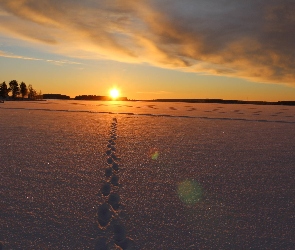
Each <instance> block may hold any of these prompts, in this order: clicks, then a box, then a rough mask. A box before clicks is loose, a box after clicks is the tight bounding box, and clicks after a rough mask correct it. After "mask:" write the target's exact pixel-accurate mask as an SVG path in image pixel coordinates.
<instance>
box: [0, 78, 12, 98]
mask: <svg viewBox="0 0 295 250" xmlns="http://www.w3.org/2000/svg"><path fill="white" fill-rule="evenodd" d="M9 92H10V89H9V88H8V87H7V84H6V82H3V83H1V84H0V97H2V98H4V99H5V98H7V97H8V93H9Z"/></svg>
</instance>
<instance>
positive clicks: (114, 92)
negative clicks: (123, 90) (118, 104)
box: [110, 88, 119, 99]
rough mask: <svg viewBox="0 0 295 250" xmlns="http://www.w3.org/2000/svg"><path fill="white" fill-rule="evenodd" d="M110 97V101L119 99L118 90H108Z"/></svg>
mask: <svg viewBox="0 0 295 250" xmlns="http://www.w3.org/2000/svg"><path fill="white" fill-rule="evenodd" d="M110 96H111V98H112V99H116V98H118V97H119V90H118V89H115V88H113V89H111V90H110Z"/></svg>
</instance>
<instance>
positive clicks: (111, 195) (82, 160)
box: [0, 100, 295, 250]
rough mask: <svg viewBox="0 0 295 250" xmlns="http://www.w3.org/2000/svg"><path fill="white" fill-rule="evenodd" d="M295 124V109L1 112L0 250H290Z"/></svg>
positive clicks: (59, 104)
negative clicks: (0, 248) (0, 249)
mask: <svg viewBox="0 0 295 250" xmlns="http://www.w3.org/2000/svg"><path fill="white" fill-rule="evenodd" d="M294 125H295V107H293V106H269V105H267V106H259V105H245V104H244V105H234V104H228V105H224V104H194V103H157V102H95V101H56V100H51V101H42V102H5V103H4V104H0V136H1V143H0V173H1V175H0V176H1V180H0V205H1V212H0V241H1V243H2V245H3V249H120V248H121V249H147V250H150V249H294V248H295V213H294V211H295V204H294V197H295V182H294V177H295V166H294V163H295V154H294V149H295V141H294V138H295V126H294ZM119 247H120V248H119Z"/></svg>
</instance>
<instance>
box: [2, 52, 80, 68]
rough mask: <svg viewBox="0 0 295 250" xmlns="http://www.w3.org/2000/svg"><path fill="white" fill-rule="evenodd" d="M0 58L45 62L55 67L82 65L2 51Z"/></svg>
mask: <svg viewBox="0 0 295 250" xmlns="http://www.w3.org/2000/svg"><path fill="white" fill-rule="evenodd" d="M0 57H6V58H12V59H22V60H29V61H43V62H48V63H52V64H55V65H64V64H70V65H79V64H81V63H78V62H74V61H69V60H51V59H41V58H35V57H27V56H19V55H15V54H11V53H7V52H5V51H2V50H0Z"/></svg>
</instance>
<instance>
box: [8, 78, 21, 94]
mask: <svg viewBox="0 0 295 250" xmlns="http://www.w3.org/2000/svg"><path fill="white" fill-rule="evenodd" d="M9 87H10V89H11V92H12V98H16V97H17V96H18V95H19V86H18V82H17V81H16V80H12V81H10V83H9Z"/></svg>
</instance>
